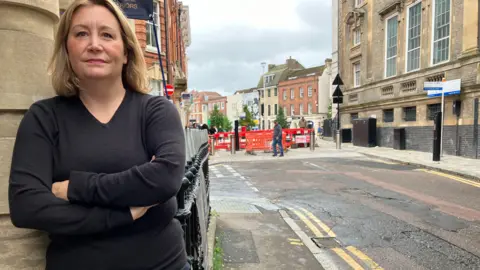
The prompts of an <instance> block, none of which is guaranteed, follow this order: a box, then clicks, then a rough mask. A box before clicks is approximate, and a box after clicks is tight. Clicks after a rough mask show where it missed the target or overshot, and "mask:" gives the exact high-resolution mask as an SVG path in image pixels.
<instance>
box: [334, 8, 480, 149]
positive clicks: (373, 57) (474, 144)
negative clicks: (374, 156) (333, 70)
mask: <svg viewBox="0 0 480 270" xmlns="http://www.w3.org/2000/svg"><path fill="white" fill-rule="evenodd" d="M479 8H480V6H479V1H478V0H465V1H457V0H422V1H420V0H340V1H339V16H338V18H339V22H338V23H339V25H338V31H339V40H338V41H339V45H338V50H339V70H340V73H341V76H342V79H343V82H344V83H345V85H344V88H343V93H344V104H342V106H341V125H342V128H351V127H352V125H351V120H352V119H355V118H367V117H375V118H377V144H378V145H380V146H386V147H392V145H393V130H394V128H400V127H403V128H405V132H406V147H407V149H412V150H420V151H432V147H433V117H434V115H435V113H436V112H438V111H440V110H441V105H440V102H441V99H440V98H438V97H437V98H429V97H428V96H427V94H426V92H425V91H424V82H436V81H442V79H445V80H446V81H452V80H456V79H460V80H461V94H460V95H453V96H448V97H446V98H445V115H444V117H445V127H444V137H443V145H444V153H446V154H452V155H460V156H468V157H476V156H478V152H479V151H478V150H479V149H478V148H479V147H478V113H479V110H478V98H479V96H480V73H479V64H480V54H479V43H480V38H479V33H480V27H479ZM456 101H457V102H461V103H460V104H461V106H460V108H461V111H460V114H459V116H457V115H455V114H454V113H453V104H454V103H456ZM457 104H458V103H457ZM354 136H355V134H354Z"/></svg>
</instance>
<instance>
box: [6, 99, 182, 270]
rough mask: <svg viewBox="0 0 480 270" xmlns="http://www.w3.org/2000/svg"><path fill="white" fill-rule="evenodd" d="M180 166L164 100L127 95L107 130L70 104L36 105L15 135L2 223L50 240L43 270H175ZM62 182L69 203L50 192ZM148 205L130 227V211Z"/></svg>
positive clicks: (174, 118)
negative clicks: (44, 234)
mask: <svg viewBox="0 0 480 270" xmlns="http://www.w3.org/2000/svg"><path fill="white" fill-rule="evenodd" d="M152 156H155V159H154V160H153V161H151V159H152ZM184 166H185V136H184V131H183V127H182V125H181V120H180V116H179V114H178V112H177V109H176V108H175V106H174V105H173V104H171V103H170V102H169V101H168V100H166V99H165V98H164V97H154V96H150V95H145V94H140V93H137V92H133V91H129V90H127V91H126V94H125V97H124V99H123V100H122V103H121V104H120V106H119V108H118V109H117V111H116V112H115V114H114V115H113V117H112V118H111V120H110V121H109V122H108V123H106V124H103V123H101V122H100V121H98V120H97V119H96V118H95V117H94V116H93V115H92V114H91V113H90V112H89V111H88V110H87V108H86V107H85V106H84V104H83V103H82V101H81V100H80V99H79V98H78V97H60V96H57V97H54V98H50V99H45V100H41V101H38V102H36V103H34V104H33V105H32V106H31V107H30V109H29V110H28V111H27V113H26V114H25V116H24V118H23V120H22V121H21V123H20V126H19V129H18V132H17V138H16V142H15V146H14V151H13V157H12V165H11V174H10V185H9V202H10V214H11V219H12V222H13V224H14V225H15V226H17V227H21V228H31V229H38V230H43V231H46V232H48V233H49V235H50V239H51V243H50V245H49V247H48V250H47V254H46V260H47V267H46V269H47V270H57V269H58V270H65V269H69V270H77V269H78V270H86V269H89V270H110V269H111V270H121V269H125V270H143V269H144V270H157V269H169V270H170V269H172V270H176V269H182V268H183V267H184V266H185V264H186V262H187V260H186V253H185V244H184V240H183V230H182V228H181V225H180V223H179V222H178V221H177V220H176V219H175V218H174V216H175V213H176V211H177V201H176V194H177V192H178V190H179V189H180V186H181V182H182V177H183V174H184V170H185V168H184ZM64 180H69V181H70V182H69V186H68V201H65V200H62V199H60V198H57V197H55V196H54V195H53V193H52V184H53V183H54V182H58V181H64ZM156 204H158V205H157V206H154V207H152V208H150V209H149V210H148V211H147V213H146V214H145V215H144V216H143V217H141V218H140V219H137V220H135V221H134V220H133V218H132V215H131V213H130V207H133V206H149V205H156Z"/></svg>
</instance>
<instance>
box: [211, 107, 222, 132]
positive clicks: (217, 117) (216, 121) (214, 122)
mask: <svg viewBox="0 0 480 270" xmlns="http://www.w3.org/2000/svg"><path fill="white" fill-rule="evenodd" d="M223 117H224V115H223V113H221V112H220V111H219V110H218V106H217V105H215V106H213V111H212V112H211V113H210V126H211V127H213V126H216V127H217V128H221V127H222V125H223Z"/></svg>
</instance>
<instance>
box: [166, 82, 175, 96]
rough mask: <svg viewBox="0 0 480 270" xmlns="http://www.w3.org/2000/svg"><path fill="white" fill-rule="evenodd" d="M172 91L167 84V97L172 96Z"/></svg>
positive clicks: (171, 87) (171, 86) (170, 86)
mask: <svg viewBox="0 0 480 270" xmlns="http://www.w3.org/2000/svg"><path fill="white" fill-rule="evenodd" d="M173 91H174V88H173V85H171V84H167V95H168V96H171V95H173Z"/></svg>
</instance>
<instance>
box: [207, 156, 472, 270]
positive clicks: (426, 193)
mask: <svg viewBox="0 0 480 270" xmlns="http://www.w3.org/2000/svg"><path fill="white" fill-rule="evenodd" d="M211 176H212V184H211V185H212V205H213V207H214V208H217V209H218V211H219V212H220V217H222V212H224V213H226V214H227V215H228V213H229V212H236V211H237V210H238V211H237V212H238V213H248V212H249V211H251V212H252V213H254V212H258V213H257V214H260V213H264V214H265V213H271V212H272V211H273V212H275V211H280V212H281V210H284V211H285V214H286V215H284V217H285V216H286V217H287V218H286V220H288V217H290V218H291V219H292V220H293V221H294V223H295V224H296V225H298V226H299V227H300V228H301V230H302V231H303V232H302V233H297V235H298V236H299V237H295V238H298V239H291V238H292V237H289V239H290V240H285V241H286V242H287V244H288V242H290V244H291V245H290V246H288V245H287V246H285V247H283V248H282V249H287V250H288V249H289V248H291V249H292V252H293V251H294V250H296V251H300V252H303V253H307V252H309V251H308V249H307V248H306V247H308V246H311V244H312V243H313V240H312V239H310V238H317V239H318V241H317V242H318V243H317V245H315V244H314V247H315V248H316V250H317V252H318V254H316V255H317V256H315V257H316V258H317V260H318V261H320V262H321V263H322V262H323V263H322V265H323V266H324V268H325V269H382V268H383V269H449V270H451V269H480V196H479V195H480V184H479V183H477V182H470V181H468V180H466V179H463V178H459V177H452V176H449V175H446V174H443V173H437V172H432V171H428V170H421V169H417V168H416V167H411V166H405V165H400V164H396V163H392V162H384V161H381V160H375V159H369V158H366V157H360V156H359V157H345V158H340V157H332V158H318V159H297V160H288V159H285V160H281V159H279V160H275V161H255V162H238V163H231V164H226V165H216V166H212V170H211ZM229 204H230V206H229ZM253 206H255V207H253ZM252 207H253V208H252ZM276 207H277V208H276ZM256 209H258V211H255V210H256ZM243 210H246V211H244V212H242V211H243ZM280 220H281V219H280ZM284 223H285V222H284ZM225 224H227V223H225ZM227 225H228V224H227ZM279 226H280V225H279ZM303 233H304V234H306V235H307V236H308V238H304V239H302V238H301V237H300V236H301V235H302V234H303ZM294 235H295V234H294ZM254 236H255V235H254ZM254 238H255V237H254ZM305 239H307V242H308V241H311V242H310V243H306V242H305ZM299 240H303V241H304V243H303V244H297V243H294V242H295V241H299ZM253 242H255V241H253ZM292 243H293V244H292ZM299 245H300V246H302V247H301V248H303V249H301V250H300V249H298V248H300V247H297V246H299ZM255 246H257V247H258V246H261V243H260V242H258V243H257V242H255ZM254 248H255V247H252V249H254ZM227 249H228V247H227ZM257 249H258V248H257ZM226 252H227V253H228V252H229V251H228V250H227V251H226ZM230 252H234V250H233V251H230ZM259 252H261V251H259ZM286 253H288V251H287V252H286ZM269 254H276V253H275V251H274V250H273V248H272V250H271V251H270V253H269ZM227 255H228V254H227ZM230 255H232V254H230ZM272 256H273V255H272ZM291 256H292V257H298V255H291ZM258 257H259V259H257V260H256V263H259V262H261V261H262V259H261V257H262V255H261V254H258ZM267 257H268V256H267ZM312 258H313V256H312V255H307V254H306V255H305V258H304V259H303V261H305V263H304V264H303V266H299V265H301V264H302V262H295V264H297V266H298V268H297V267H293V266H289V267H291V269H321V267H320V264H316V266H315V268H314V267H312V265H315V264H312V262H311V261H312V260H314V259H312ZM265 260H270V259H265ZM286 261H288V260H286ZM251 263H253V264H250V265H249V267H242V266H241V263H240V264H239V262H233V263H231V264H229V263H228V262H227V263H226V266H227V269H265V268H262V267H263V266H262V267H254V266H253V265H255V261H252V262H251ZM286 263H287V264H288V262H286ZM326 264H327V267H326V266H325V265H326ZM328 264H332V265H330V266H328ZM283 265H285V263H284V264H283ZM228 266H230V267H231V268H228ZM317 267H318V268H317ZM269 269H274V268H269ZM278 269H288V267H287V266H285V267H284V268H282V266H278Z"/></svg>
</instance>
